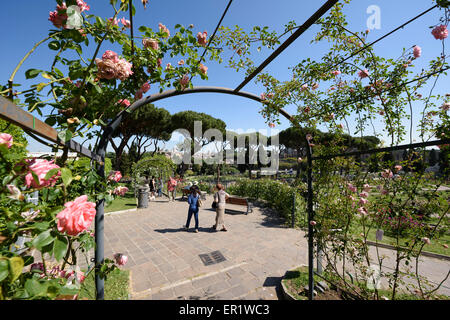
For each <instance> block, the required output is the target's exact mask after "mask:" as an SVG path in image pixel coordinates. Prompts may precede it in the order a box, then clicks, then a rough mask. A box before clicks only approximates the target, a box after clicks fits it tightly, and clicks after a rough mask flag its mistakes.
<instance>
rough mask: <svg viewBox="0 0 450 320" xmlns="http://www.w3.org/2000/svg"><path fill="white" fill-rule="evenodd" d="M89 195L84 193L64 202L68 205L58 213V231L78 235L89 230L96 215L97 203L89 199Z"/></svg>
mask: <svg viewBox="0 0 450 320" xmlns="http://www.w3.org/2000/svg"><path fill="white" fill-rule="evenodd" d="M87 199H88V197H87V195H82V196H80V197H78V198H76V199H75V200H74V201H69V202H67V203H65V204H64V206H65V207H66V208H65V209H64V210H63V211H61V212H60V213H58V214H57V215H56V219H57V220H58V224H57V227H58V231H59V232H61V233H63V232H66V233H67V234H68V235H71V236H76V235H78V234H79V233H81V232H83V231H85V230H87V229H88V228H89V226H90V225H91V222H92V220H94V217H95V213H96V210H95V203H94V202H89V201H87Z"/></svg>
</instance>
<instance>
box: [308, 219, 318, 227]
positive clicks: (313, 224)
mask: <svg viewBox="0 0 450 320" xmlns="http://www.w3.org/2000/svg"><path fill="white" fill-rule="evenodd" d="M309 224H310V225H312V226H313V227H314V226H315V225H316V224H317V222H315V221H314V220H312V221H311V222H310V223H309Z"/></svg>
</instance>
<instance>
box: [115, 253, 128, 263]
mask: <svg viewBox="0 0 450 320" xmlns="http://www.w3.org/2000/svg"><path fill="white" fill-rule="evenodd" d="M114 260H116V263H117V264H118V265H119V266H123V265H125V264H126V263H127V261H128V257H127V256H126V255H123V254H121V253H116V254H115V255H114Z"/></svg>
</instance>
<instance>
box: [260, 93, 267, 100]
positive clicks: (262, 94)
mask: <svg viewBox="0 0 450 320" xmlns="http://www.w3.org/2000/svg"><path fill="white" fill-rule="evenodd" d="M260 97H261V100H266V93H265V92H263V93H261V96H260Z"/></svg>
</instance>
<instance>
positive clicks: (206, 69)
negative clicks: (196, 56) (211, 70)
mask: <svg viewBox="0 0 450 320" xmlns="http://www.w3.org/2000/svg"><path fill="white" fill-rule="evenodd" d="M199 68H200V73H202V74H204V75H205V76H206V72H207V71H208V67H207V66H205V65H204V64H203V63H200V66H199Z"/></svg>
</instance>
